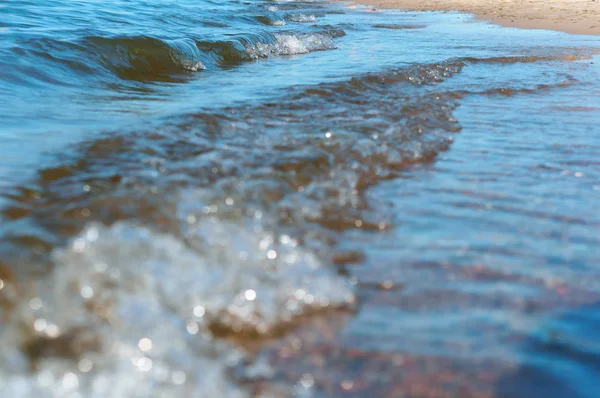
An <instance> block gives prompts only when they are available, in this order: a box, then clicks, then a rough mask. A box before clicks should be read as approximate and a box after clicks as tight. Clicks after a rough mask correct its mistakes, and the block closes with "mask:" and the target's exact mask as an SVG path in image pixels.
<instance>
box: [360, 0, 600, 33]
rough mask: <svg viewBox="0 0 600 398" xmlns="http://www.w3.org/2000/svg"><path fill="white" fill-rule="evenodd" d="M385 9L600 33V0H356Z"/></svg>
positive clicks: (518, 25)
mask: <svg viewBox="0 0 600 398" xmlns="http://www.w3.org/2000/svg"><path fill="white" fill-rule="evenodd" d="M354 1H356V2H357V3H360V4H364V5H368V6H374V7H377V8H381V9H396V10H405V11H460V12H466V13H470V14H473V15H475V17H476V18H477V19H479V20H485V21H488V22H491V23H493V24H496V25H501V26H506V27H514V28H521V29H544V30H554V31H559V32H565V33H569V34H578V35H600V0H575V1H572V2H568V3H565V2H564V1H561V0H545V1H540V0H518V1H514V0H496V1H494V2H490V1H488V0H354Z"/></svg>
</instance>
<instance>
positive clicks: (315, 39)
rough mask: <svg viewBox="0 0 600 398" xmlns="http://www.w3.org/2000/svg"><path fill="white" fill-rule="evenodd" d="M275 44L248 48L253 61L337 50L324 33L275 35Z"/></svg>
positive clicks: (260, 44)
mask: <svg viewBox="0 0 600 398" xmlns="http://www.w3.org/2000/svg"><path fill="white" fill-rule="evenodd" d="M275 38H276V41H275V43H258V44H255V45H253V46H249V47H247V48H246V52H247V53H248V55H249V56H250V57H251V58H253V59H258V58H266V57H268V56H270V55H295V54H306V53H309V52H312V51H324V50H332V49H335V48H336V45H335V42H334V41H333V39H332V38H331V37H329V36H327V35H325V34H322V33H311V34H303V35H294V34H289V33H281V34H277V35H275Z"/></svg>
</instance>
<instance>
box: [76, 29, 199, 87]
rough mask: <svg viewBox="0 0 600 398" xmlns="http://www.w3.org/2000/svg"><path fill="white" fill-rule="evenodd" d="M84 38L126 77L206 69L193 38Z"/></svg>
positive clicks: (105, 63)
mask: <svg viewBox="0 0 600 398" xmlns="http://www.w3.org/2000/svg"><path fill="white" fill-rule="evenodd" d="M84 42H85V43H86V44H87V45H88V46H89V47H88V49H89V51H91V52H94V53H95V54H96V55H97V56H98V57H99V61H100V63H101V64H102V65H103V66H104V67H106V68H107V69H109V70H111V71H113V72H114V73H116V74H117V75H119V76H120V77H122V78H125V79H135V80H141V79H144V80H145V79H149V78H159V77H161V76H165V77H166V76H171V75H173V74H177V73H182V72H184V71H192V72H196V71H199V70H203V69H205V66H204V64H203V63H202V61H201V60H200V58H201V57H200V50H198V47H196V43H195V42H194V41H193V40H191V39H179V40H160V39H157V38H153V37H147V36H139V37H116V38H104V37H87V38H86V39H84Z"/></svg>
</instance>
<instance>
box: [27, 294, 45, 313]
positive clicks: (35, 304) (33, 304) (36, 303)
mask: <svg viewBox="0 0 600 398" xmlns="http://www.w3.org/2000/svg"><path fill="white" fill-rule="evenodd" d="M29 307H30V308H31V309H32V310H34V311H37V310H39V309H40V308H42V300H40V298H39V297H34V298H32V299H31V300H29Z"/></svg>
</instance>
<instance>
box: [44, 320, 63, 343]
mask: <svg viewBox="0 0 600 398" xmlns="http://www.w3.org/2000/svg"><path fill="white" fill-rule="evenodd" d="M45 332H46V336H48V337H50V338H51V339H55V338H57V337H58V336H60V328H59V327H58V326H57V325H55V324H53V323H50V324H48V325H47V326H46V330H45Z"/></svg>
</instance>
